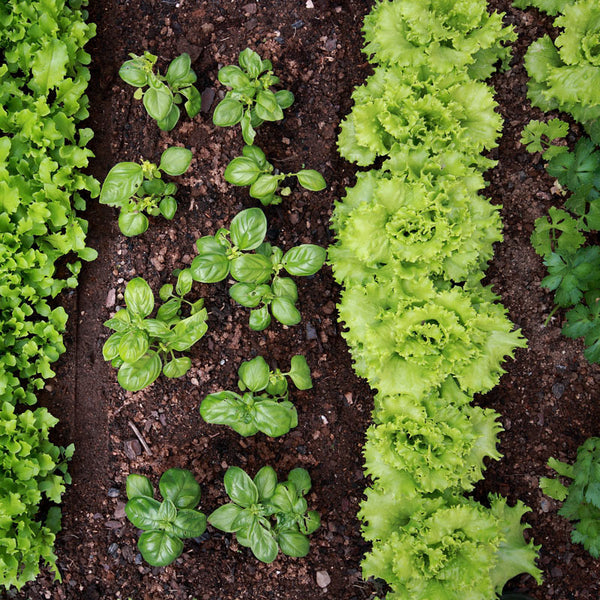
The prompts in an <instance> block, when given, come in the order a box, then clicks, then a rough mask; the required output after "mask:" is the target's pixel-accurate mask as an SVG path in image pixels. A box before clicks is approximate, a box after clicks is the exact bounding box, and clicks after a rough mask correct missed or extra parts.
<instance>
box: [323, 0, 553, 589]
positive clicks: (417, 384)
mask: <svg viewBox="0 0 600 600" xmlns="http://www.w3.org/2000/svg"><path fill="white" fill-rule="evenodd" d="M363 30H364V35H365V40H366V46H365V49H364V51H365V52H366V53H367V54H368V55H369V57H370V60H371V61H372V62H373V64H374V74H373V75H372V76H371V77H369V79H368V80H367V82H366V83H365V84H364V85H362V86H360V87H358V88H357V89H356V90H355V91H354V93H353V99H354V107H353V109H352V112H351V113H350V115H348V117H347V118H346V119H345V120H344V121H343V123H342V125H341V134H340V137H339V151H340V153H341V155H342V156H343V157H345V158H347V159H348V160H350V161H352V162H354V163H356V164H358V165H361V166H370V167H371V169H372V170H369V171H366V172H363V173H359V175H358V178H357V183H356V185H355V186H354V187H352V188H350V189H348V190H347V194H346V197H345V198H344V199H343V200H342V201H341V202H339V203H337V204H336V206H335V210H334V214H333V218H332V226H333V228H334V230H335V232H336V236H337V243H336V244H335V246H334V247H332V248H331V249H330V253H329V255H330V259H331V263H332V266H333V270H334V275H335V277H336V279H337V280H338V281H339V282H340V283H341V284H342V285H343V286H344V291H343V293H342V297H341V302H340V305H339V314H340V319H341V320H342V321H343V322H344V323H345V325H346V327H347V330H346V332H345V333H344V334H343V335H344V337H345V338H346V340H347V342H348V344H349V346H350V351H351V353H352V356H353V358H354V366H355V370H356V372H357V373H358V374H359V375H361V376H363V377H365V378H366V379H367V380H368V381H369V383H370V384H371V385H372V387H374V388H375V389H376V390H377V394H376V396H375V409H374V412H373V420H374V422H375V424H374V425H373V426H372V427H370V428H369V430H368V432H367V441H366V445H365V449H364V457H365V469H366V473H367V474H368V475H370V476H371V478H372V480H373V486H372V487H371V488H370V489H368V490H367V491H366V496H367V499H366V500H365V501H364V502H363V503H362V507H361V511H360V514H359V516H360V518H361V519H362V521H363V523H364V526H363V534H364V537H365V538H366V539H367V540H369V541H371V542H372V550H371V551H370V552H369V553H368V554H367V556H366V558H365V560H364V562H363V574H364V575H365V576H367V577H368V576H375V577H380V578H382V579H384V580H385V581H386V582H387V583H388V584H389V585H390V586H391V588H392V592H391V593H390V594H388V596H387V597H388V598H398V599H400V598H403V599H404V598H405V599H407V600H408V599H410V600H416V599H419V598H422V599H429V598H433V597H435V598H448V599H450V598H453V599H458V598H463V597H473V598H475V597H477V598H494V597H496V594H499V593H501V591H502V588H503V586H504V584H505V583H506V582H507V581H508V580H509V579H511V578H512V577H514V576H515V575H517V574H518V573H521V572H527V573H530V574H531V575H532V576H533V577H535V578H536V579H537V580H538V581H540V579H541V578H540V571H539V569H538V568H537V567H536V566H535V562H534V561H535V558H536V550H537V547H536V546H534V545H533V542H530V543H528V544H527V543H526V542H525V541H524V539H523V530H524V528H525V526H524V525H523V524H521V523H520V521H521V517H522V515H523V514H524V513H525V512H526V511H527V510H528V509H527V508H526V507H525V506H523V504H522V503H521V502H518V503H517V505H516V506H514V507H509V506H508V505H507V503H506V500H504V499H503V498H501V497H499V496H496V495H491V496H490V497H489V505H488V506H484V505H482V504H479V503H477V502H475V501H474V500H473V499H471V498H469V497H466V496H465V494H466V493H468V492H469V491H471V490H472V489H473V486H474V484H475V482H476V481H478V480H479V479H481V478H482V477H483V470H484V459H485V458H486V457H487V458H491V459H496V460H497V459H499V458H500V455H499V453H498V452H497V450H496V445H497V437H498V434H499V432H500V431H501V430H502V427H501V425H500V424H499V423H498V421H497V418H498V415H497V414H496V413H495V412H494V411H492V410H487V409H482V408H480V407H477V406H473V405H472V404H471V402H472V399H473V395H474V394H476V393H482V392H487V391H489V390H490V389H491V388H492V387H493V386H495V385H496V384H497V383H498V381H499V378H500V375H501V374H502V373H503V369H502V366H501V364H502V361H503V360H504V357H506V356H512V353H513V351H514V349H515V348H518V347H524V346H525V341H524V339H523V338H522V336H521V334H520V332H519V331H515V330H514V328H513V325H512V323H511V322H510V321H509V320H508V318H507V317H506V311H505V309H504V308H503V307H502V306H501V305H500V304H499V303H498V302H497V297H496V296H495V295H494V293H493V292H492V290H491V289H490V288H489V287H487V286H484V285H482V284H481V280H482V278H483V277H484V269H485V268H486V264H487V261H488V260H489V259H490V258H491V256H492V254H493V249H492V245H493V243H495V242H497V241H500V240H501V238H502V236H501V223H500V218H499V216H498V207H495V206H492V205H491V204H490V203H489V201H488V200H487V199H485V198H484V197H482V196H481V195H480V192H481V191H482V190H483V189H484V188H485V182H484V179H483V177H482V173H483V171H484V170H485V169H487V168H490V167H491V166H493V165H494V162H493V161H491V160H490V159H488V158H484V157H482V156H481V152H483V151H485V150H490V149H491V148H494V147H495V146H496V139H497V137H498V135H499V132H500V128H501V119H500V116H499V115H498V114H497V113H496V112H495V111H494V108H495V106H496V104H495V102H494V100H493V95H492V94H493V90H492V89H491V88H490V87H489V86H487V85H486V84H485V83H483V80H484V79H486V78H487V77H488V76H489V75H490V74H491V73H492V71H493V69H494V66H495V65H496V63H498V62H499V61H500V62H501V63H503V64H506V63H507V62H508V59H509V57H510V50H509V49H508V48H507V47H506V46H505V44H506V43H507V42H510V41H513V40H514V39H515V37H516V36H515V34H514V32H513V30H512V28H510V27H503V25H502V15H500V14H498V13H492V14H489V13H488V12H487V5H486V2H485V1H483V0H470V1H468V2H462V3H458V4H457V3H455V2H450V1H447V0H428V1H427V2H422V1H417V0H393V1H388V0H382V1H380V2H378V3H376V5H375V6H374V8H373V10H372V12H371V13H370V14H369V15H368V16H367V18H366V19H365V24H364V29H363ZM375 164H377V165H380V167H379V168H378V169H375V168H374V167H373V166H374V165H375Z"/></svg>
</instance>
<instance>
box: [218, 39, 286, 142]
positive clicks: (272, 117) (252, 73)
mask: <svg viewBox="0 0 600 600" xmlns="http://www.w3.org/2000/svg"><path fill="white" fill-rule="evenodd" d="M238 63H239V65H240V66H239V67H238V66H236V65H227V66H225V67H222V68H221V69H219V81H220V82H221V83H222V84H223V85H226V86H227V87H230V88H231V90H229V91H228V92H227V93H226V94H225V98H223V100H221V102H219V104H218V105H217V107H216V108H215V112H214V113H213V123H214V124H215V125H218V126H219V127H231V126H233V125H237V124H238V123H240V124H241V126H242V136H243V138H244V141H245V142H246V144H253V143H254V137H255V136H256V131H255V128H256V127H258V126H259V125H261V124H262V123H263V122H264V121H280V120H281V119H283V109H285V108H289V107H290V106H291V105H292V104H293V102H294V94H292V92H289V91H288V90H279V91H277V92H273V91H272V90H271V87H272V86H274V85H276V84H278V83H279V77H276V76H275V75H273V65H272V64H271V61H270V60H262V59H261V57H260V56H259V55H258V54H257V53H256V52H254V51H253V50H250V48H246V49H245V50H243V51H242V52H240V56H239V58H238Z"/></svg>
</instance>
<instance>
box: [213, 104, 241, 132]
mask: <svg viewBox="0 0 600 600" xmlns="http://www.w3.org/2000/svg"><path fill="white" fill-rule="evenodd" d="M243 113H244V107H243V105H242V104H241V103H240V102H238V101H237V100H234V99H233V98H224V99H223V100H221V102H219V104H217V107H216V108H215V112H214V113H213V123H214V124H215V125H217V126H219V127H231V126H232V125H235V124H236V123H239V122H240V121H241V120H242V115H243Z"/></svg>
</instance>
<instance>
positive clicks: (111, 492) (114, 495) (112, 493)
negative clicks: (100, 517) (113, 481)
mask: <svg viewBox="0 0 600 600" xmlns="http://www.w3.org/2000/svg"><path fill="white" fill-rule="evenodd" d="M120 493H121V490H119V489H118V488H114V487H111V488H110V489H109V490H108V497H109V498H118V497H119V494H120Z"/></svg>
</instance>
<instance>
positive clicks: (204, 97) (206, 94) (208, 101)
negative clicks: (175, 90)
mask: <svg viewBox="0 0 600 600" xmlns="http://www.w3.org/2000/svg"><path fill="white" fill-rule="evenodd" d="M200 98H201V101H202V103H201V107H202V108H201V109H200V110H201V111H202V112H203V113H207V112H208V111H209V110H210V107H211V106H212V104H213V102H214V101H215V90H214V88H211V87H208V88H206V89H205V90H203V91H202V93H201V94H200Z"/></svg>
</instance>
